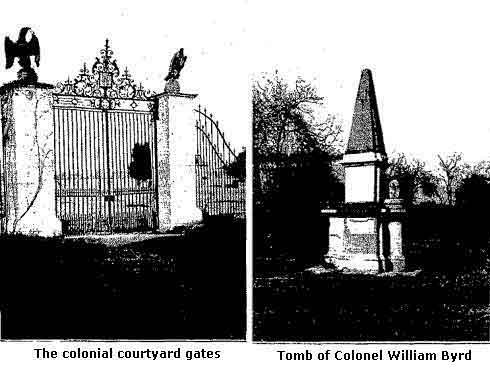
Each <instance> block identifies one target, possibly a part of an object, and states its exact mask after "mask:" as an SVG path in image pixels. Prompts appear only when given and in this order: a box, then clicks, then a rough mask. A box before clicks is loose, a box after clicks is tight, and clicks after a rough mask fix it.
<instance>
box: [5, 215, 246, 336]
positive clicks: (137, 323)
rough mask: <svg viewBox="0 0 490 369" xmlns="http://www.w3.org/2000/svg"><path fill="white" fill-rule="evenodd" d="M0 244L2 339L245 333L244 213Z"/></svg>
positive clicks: (7, 239) (9, 239) (6, 239)
mask: <svg viewBox="0 0 490 369" xmlns="http://www.w3.org/2000/svg"><path fill="white" fill-rule="evenodd" d="M0 243H1V247H0V281H1V282H0V311H1V314H2V332H1V333H2V338H4V339H37V338H43V339H68V338H73V339H77V338H92V339H244V336H245V226H244V224H243V222H236V221H232V220H229V219H225V220H223V219H214V220H213V219H211V220H210V221H209V222H208V223H207V224H205V225H204V226H203V227H200V228H198V229H194V230H192V231H188V232H186V233H185V234H182V235H177V236H168V235H162V236H157V237H155V236H153V235H148V236H146V237H140V236H138V237H133V236H126V237H120V236H116V237H112V238H99V237H86V238H65V239H62V238H60V239H32V238H24V239H19V238H18V237H16V238H12V237H10V238H9V237H4V238H2V239H1V240H0Z"/></svg>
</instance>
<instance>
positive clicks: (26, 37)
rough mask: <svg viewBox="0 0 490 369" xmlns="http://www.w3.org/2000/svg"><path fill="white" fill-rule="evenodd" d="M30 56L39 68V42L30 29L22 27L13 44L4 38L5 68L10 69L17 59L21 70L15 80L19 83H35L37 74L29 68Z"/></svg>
mask: <svg viewBox="0 0 490 369" xmlns="http://www.w3.org/2000/svg"><path fill="white" fill-rule="evenodd" d="M31 56H34V62H35V63H36V66H37V67H39V62H40V60H41V56H40V48H39V40H38V38H37V37H36V35H35V34H34V32H33V31H32V29H30V28H29V27H23V28H22V29H21V30H20V32H19V38H18V39H17V42H13V41H12V40H11V39H10V38H9V37H8V36H7V37H5V57H6V64H5V68H6V69H9V68H11V67H12V65H13V64H14V60H15V58H18V63H19V65H20V67H21V69H20V70H19V71H18V72H17V78H18V79H19V80H21V81H26V82H37V74H36V72H35V71H34V69H33V68H32V67H31Z"/></svg>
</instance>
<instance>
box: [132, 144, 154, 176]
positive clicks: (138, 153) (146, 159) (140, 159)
mask: <svg viewBox="0 0 490 369" xmlns="http://www.w3.org/2000/svg"><path fill="white" fill-rule="evenodd" d="M131 156H132V158H133V160H132V161H131V163H129V175H130V176H131V177H132V178H134V179H137V180H138V181H145V180H148V179H151V151H150V145H149V144H148V142H147V143H144V144H139V143H135V144H134V147H133V152H132V154H131Z"/></svg>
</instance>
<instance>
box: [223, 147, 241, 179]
mask: <svg viewBox="0 0 490 369" xmlns="http://www.w3.org/2000/svg"><path fill="white" fill-rule="evenodd" d="M225 170H226V173H227V174H228V175H230V176H232V177H235V178H237V179H238V180H239V181H242V182H243V181H245V175H246V153H245V149H244V150H243V151H241V152H239V153H238V155H237V156H236V160H234V161H232V162H231V163H230V164H228V165H226V166H225Z"/></svg>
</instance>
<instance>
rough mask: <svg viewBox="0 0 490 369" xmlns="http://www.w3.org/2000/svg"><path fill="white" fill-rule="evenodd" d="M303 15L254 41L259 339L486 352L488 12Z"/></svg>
mask: <svg viewBox="0 0 490 369" xmlns="http://www.w3.org/2000/svg"><path fill="white" fill-rule="evenodd" d="M347 3H349V2H347ZM308 5H311V4H309V2H306V3H304V4H302V6H301V7H299V8H295V7H285V9H283V16H282V18H281V19H280V20H278V19H274V20H270V19H269V23H268V24H267V26H264V27H263V28H262V29H261V30H260V31H257V32H262V35H263V38H262V39H261V40H260V42H257V45H256V48H257V52H256V54H257V55H260V59H261V62H260V65H261V66H262V67H261V68H260V69H259V68H256V73H255V74H254V77H253V85H252V90H253V220H252V222H253V263H254V264H253V266H254V280H253V283H254V285H253V311H254V317H253V319H254V321H253V327H254V330H253V336H254V340H256V341H272V342H274V341H286V342H291V341H293V342H298V341H299V342H301V341H334V342H337V341H356V342H359V341H360V342H369V341H405V342H407V341H408V342H413V341H442V342H445V341H487V342H488V340H489V319H490V318H489V314H490V310H489V288H488V266H489V264H488V263H489V256H488V249H489V237H490V228H489V226H488V225H489V218H488V216H487V215H486V214H487V210H488V207H489V205H490V202H489V201H490V172H489V169H490V161H489V159H490V151H489V145H488V142H489V139H490V128H489V125H488V119H487V118H486V116H487V114H486V107H487V105H488V103H487V102H486V99H487V96H488V90H487V86H488V83H489V82H490V81H489V77H488V73H487V72H486V71H487V69H488V65H489V59H488V53H487V51H486V50H484V49H485V47H484V46H483V45H484V44H485V40H486V37H487V36H486V35H488V26H487V23H486V21H485V20H484V16H483V12H482V11H480V13H479V10H478V9H479V7H476V6H475V7H472V6H468V7H466V6H463V5H462V4H460V5H461V6H455V4H454V3H451V4H444V5H443V4H441V3H438V4H437V5H436V3H432V2H428V3H426V4H424V6H421V4H420V3H418V4H417V5H414V4H408V3H407V4H405V6H401V5H399V4H397V5H395V4H393V3H392V4H389V3H387V2H386V3H385V2H363V3H360V2H356V3H355V6H350V5H354V4H350V5H349V4H344V5H340V4H335V5H333V4H332V6H325V7H324V8H323V9H322V10H320V8H318V11H314V10H313V9H315V8H314V7H313V6H311V7H308ZM293 18H294V19H308V21H307V22H306V21H305V22H302V23H301V25H302V27H290V28H282V29H281V31H280V32H279V31H277V32H274V31H270V32H266V28H267V29H268V30H274V29H278V28H279V27H280V24H282V22H284V23H287V22H286V19H293ZM463 19H472V21H471V22H470V23H465V24H464V26H461V21H462V20H463ZM271 23H272V24H271ZM259 24H261V23H260V22H259ZM279 33H280V39H281V40H282V42H278V43H274V42H273V41H274V40H275V39H276V38H279ZM286 44H287V45H288V46H289V47H286ZM293 45H294V46H293ZM258 64H259V63H258Z"/></svg>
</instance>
